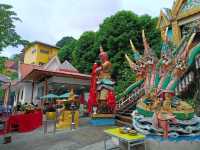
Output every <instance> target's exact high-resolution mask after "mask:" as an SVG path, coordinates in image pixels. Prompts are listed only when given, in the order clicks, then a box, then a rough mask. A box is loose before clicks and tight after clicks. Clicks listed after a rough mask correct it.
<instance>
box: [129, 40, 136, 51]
mask: <svg viewBox="0 0 200 150" xmlns="http://www.w3.org/2000/svg"><path fill="white" fill-rule="evenodd" d="M130 44H131V49H132V50H133V52H134V53H135V52H136V51H137V50H136V48H135V46H134V44H133V42H132V40H131V39H130Z"/></svg>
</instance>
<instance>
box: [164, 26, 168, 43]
mask: <svg viewBox="0 0 200 150" xmlns="http://www.w3.org/2000/svg"><path fill="white" fill-rule="evenodd" d="M168 29H169V28H168V27H167V28H166V30H165V35H164V42H165V43H167V42H168V36H167V33H168Z"/></svg>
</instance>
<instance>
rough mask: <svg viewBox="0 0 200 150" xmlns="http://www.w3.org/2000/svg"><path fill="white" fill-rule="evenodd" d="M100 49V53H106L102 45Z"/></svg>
mask: <svg viewBox="0 0 200 150" xmlns="http://www.w3.org/2000/svg"><path fill="white" fill-rule="evenodd" d="M99 49H100V53H101V52H104V50H103V47H102V45H100V47H99Z"/></svg>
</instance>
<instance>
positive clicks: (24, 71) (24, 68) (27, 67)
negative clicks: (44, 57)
mask: <svg viewBox="0 0 200 150" xmlns="http://www.w3.org/2000/svg"><path fill="white" fill-rule="evenodd" d="M36 68H38V69H39V68H40V66H38V65H32V64H20V66H19V71H20V73H21V78H24V77H25V76H26V75H28V74H29V73H30V72H31V71H32V70H33V69H36Z"/></svg>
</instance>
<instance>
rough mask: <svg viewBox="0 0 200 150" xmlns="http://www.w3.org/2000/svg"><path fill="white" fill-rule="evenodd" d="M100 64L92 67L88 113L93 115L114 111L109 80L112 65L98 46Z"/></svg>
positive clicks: (112, 93) (113, 97) (111, 87)
mask: <svg viewBox="0 0 200 150" xmlns="http://www.w3.org/2000/svg"><path fill="white" fill-rule="evenodd" d="M99 58H100V61H101V62H100V63H98V64H97V63H95V64H94V65H93V71H92V75H91V76H92V77H91V87H90V94H89V100H88V111H89V112H90V113H91V112H92V111H93V114H104V115H106V114H112V113H113V112H114V110H115V95H114V88H113V86H114V82H113V81H112V80H111V68H112V64H111V62H110V61H109V58H108V55H107V53H106V52H104V50H103V48H102V47H101V46H100V54H99Z"/></svg>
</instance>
